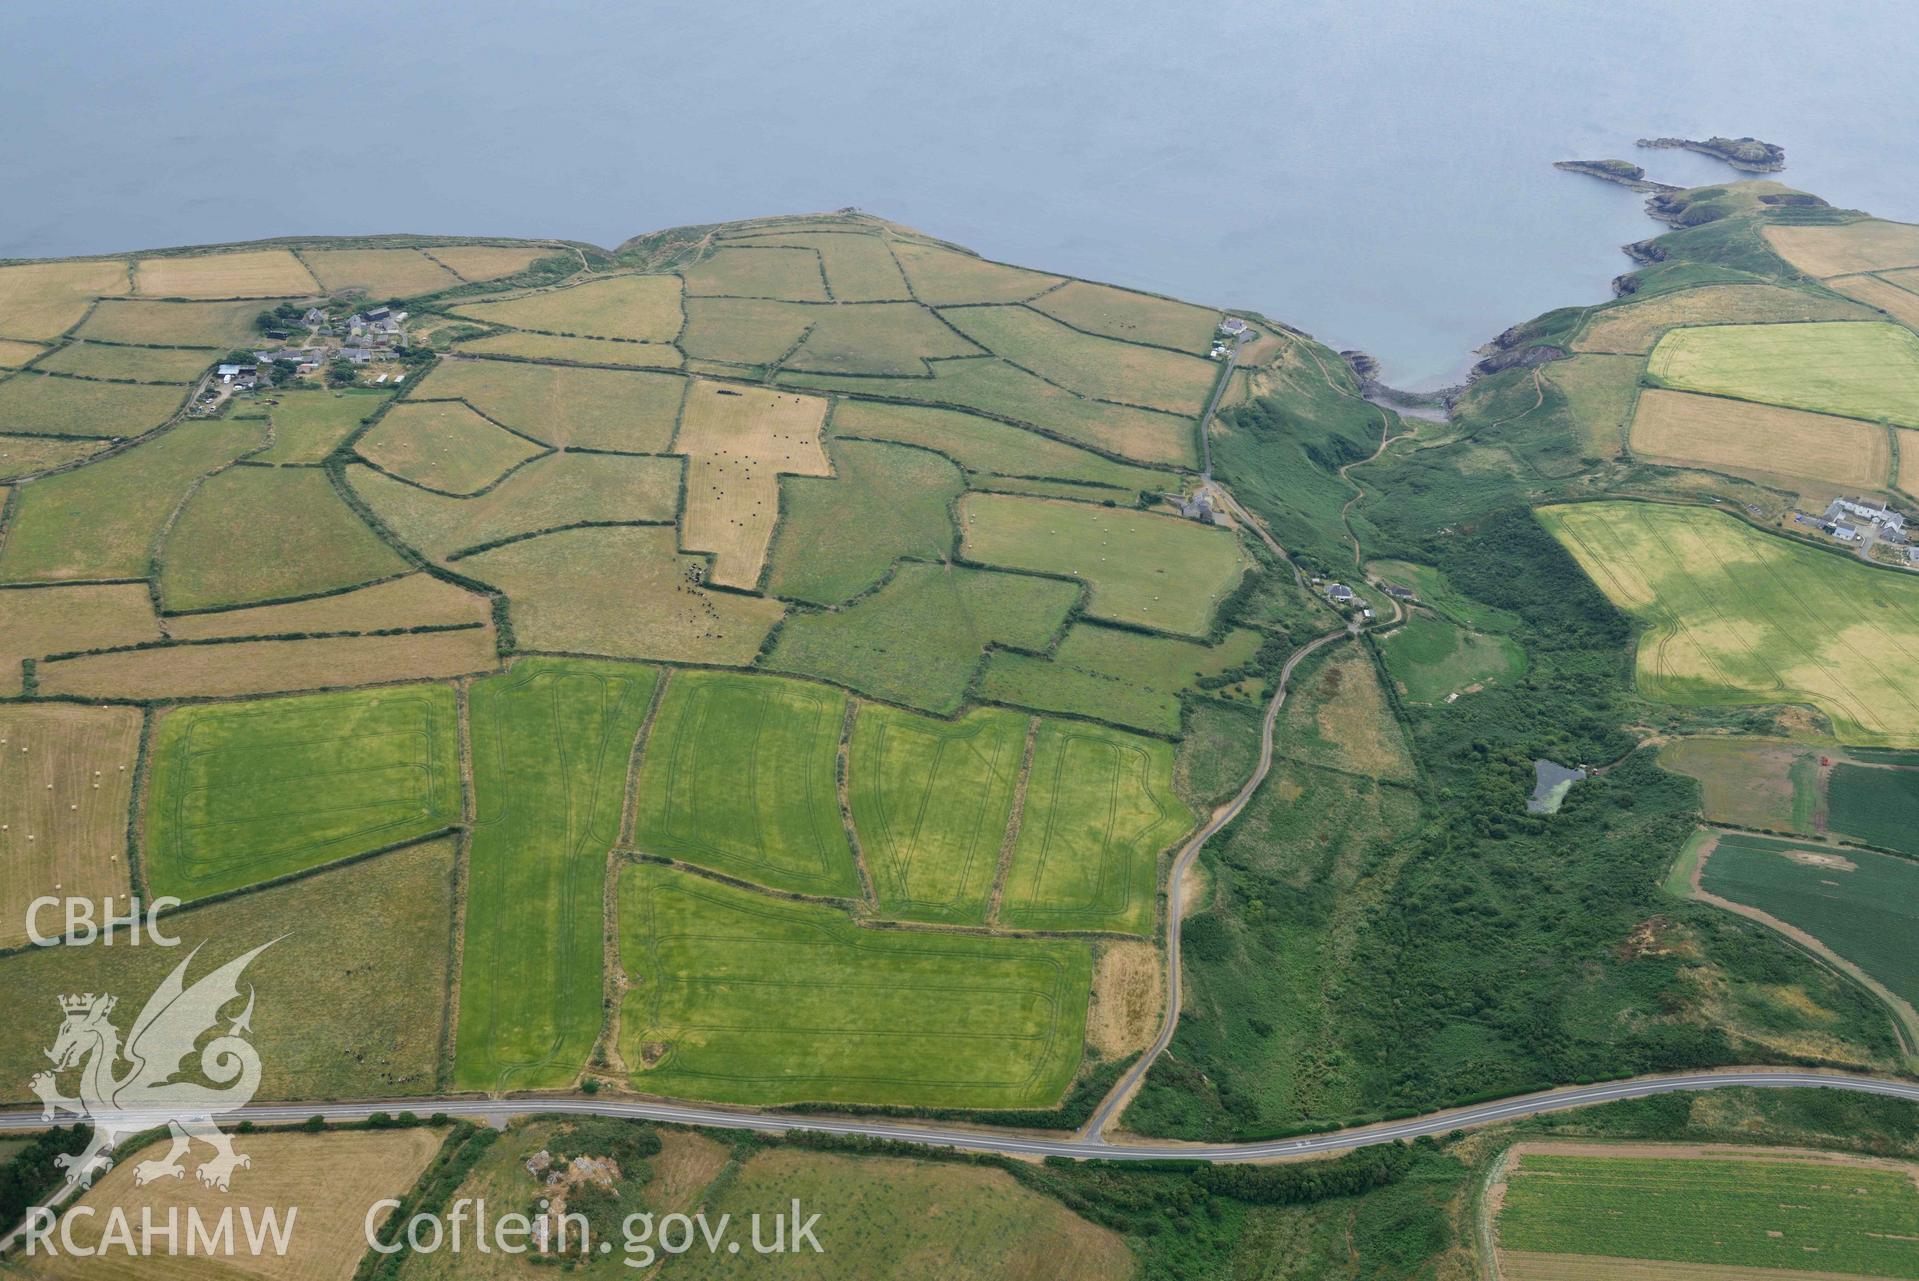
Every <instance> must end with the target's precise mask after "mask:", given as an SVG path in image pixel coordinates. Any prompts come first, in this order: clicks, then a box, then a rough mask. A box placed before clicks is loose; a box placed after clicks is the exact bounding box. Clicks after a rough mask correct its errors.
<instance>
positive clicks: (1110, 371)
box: [940, 307, 1219, 415]
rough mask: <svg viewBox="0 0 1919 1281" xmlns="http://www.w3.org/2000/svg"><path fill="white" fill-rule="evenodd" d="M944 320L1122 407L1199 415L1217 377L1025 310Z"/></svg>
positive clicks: (951, 315)
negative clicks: (1140, 407) (1128, 406)
mask: <svg viewBox="0 0 1919 1281" xmlns="http://www.w3.org/2000/svg"><path fill="white" fill-rule="evenodd" d="M940 315H941V316H943V317H945V318H946V320H947V321H949V322H950V323H951V324H952V325H953V326H954V327H955V328H957V329H958V330H959V331H960V332H961V333H963V334H965V335H966V336H967V337H968V338H971V339H972V340H973V341H974V342H976V343H978V344H979V345H980V346H982V347H984V348H986V349H987V350H988V351H991V352H993V353H994V354H995V355H998V356H1000V357H1003V358H1004V359H1006V360H1009V361H1011V362H1012V363H1014V364H1015V365H1018V366H1020V367H1021V368H1024V369H1030V370H1032V371H1033V372H1034V373H1036V374H1038V375H1039V376H1040V377H1042V378H1045V379H1047V380H1048V381H1049V382H1054V383H1057V384H1059V385H1060V386H1062V387H1064V388H1066V389H1067V390H1069V391H1073V392H1077V393H1078V394H1079V395H1082V396H1092V397H1095V398H1097V399H1099V400H1108V401H1113V402H1115V403H1117V404H1122V405H1143V406H1145V407H1146V408H1148V409H1160V410H1164V411H1165V412H1167V413H1169V414H1194V415H1197V414H1198V413H1199V411H1200V410H1201V409H1203V408H1204V407H1205V403H1206V397H1207V394H1208V393H1209V392H1211V391H1212V389H1213V382H1214V379H1215V377H1216V376H1217V375H1218V372H1219V370H1218V366H1216V365H1215V364H1214V363H1213V362H1212V361H1210V360H1207V359H1205V358H1204V357H1203V356H1182V355H1179V354H1177V353H1174V352H1170V351H1160V350H1158V349H1157V348H1153V347H1141V346H1138V345H1137V344H1134V343H1122V342H1115V341H1113V340H1112V339H1110V338H1095V337H1091V336H1089V335H1086V334H1082V333H1080V332H1079V331H1077V330H1074V329H1069V328H1067V327H1066V326H1065V325H1062V324H1060V323H1059V322H1058V321H1056V320H1053V319H1051V318H1049V317H1046V316H1042V315H1040V314H1039V313H1038V312H1036V311H1031V310H1028V309H1027V308H1025V307H948V308H946V309H945V310H943V311H942V312H940Z"/></svg>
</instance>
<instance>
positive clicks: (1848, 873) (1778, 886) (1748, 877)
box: [1700, 833, 1919, 1004]
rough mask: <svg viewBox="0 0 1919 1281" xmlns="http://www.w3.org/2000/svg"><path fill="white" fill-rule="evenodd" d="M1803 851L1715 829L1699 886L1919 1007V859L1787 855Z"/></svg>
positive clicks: (1826, 851)
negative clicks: (1799, 935)
mask: <svg viewBox="0 0 1919 1281" xmlns="http://www.w3.org/2000/svg"><path fill="white" fill-rule="evenodd" d="M1804 848H1805V847H1804V846H1803V845H1795V844H1793V843H1792V842H1790V841H1780V840H1769V839H1767V838H1766V837H1763V836H1747V835H1744V834H1743V833H1739V834H1735V833H1725V834H1722V835H1721V836H1720V838H1719V845H1718V848H1717V849H1715V850H1714V851H1713V854H1712V857H1711V858H1710V859H1708V860H1707V862H1706V871H1705V875H1704V876H1703V877H1702V878H1701V880H1700V888H1702V889H1704V890H1705V891H1706V892H1707V893H1709V894H1717V895H1718V896H1719V897H1721V898H1723V899H1729V900H1731V901H1732V902H1734V903H1744V904H1746V905H1747V906H1749V907H1756V908H1758V909H1759V910H1760V911H1762V912H1765V913H1767V914H1768V915H1771V916H1774V917H1777V918H1778V919H1779V920H1782V921H1784V922H1785V923H1786V924H1788V925H1792V926H1796V927H1798V928H1799V929H1802V930H1804V931H1806V933H1808V934H1810V935H1812V936H1813V937H1814V938H1816V939H1818V940H1819V941H1820V942H1821V943H1824V944H1825V945H1826V946H1827V947H1829V948H1831V949H1832V950H1833V951H1834V952H1837V953H1838V954H1839V955H1840V956H1842V957H1844V958H1845V959H1847V960H1848V961H1851V962H1852V963H1853V964H1855V965H1857V966H1858V967H1859V968H1860V969H1862V970H1864V971H1865V972H1866V973H1867V974H1870V975H1871V976H1872V977H1873V978H1875V979H1877V980H1879V981H1880V982H1881V983H1883V984H1885V985H1886V987H1887V988H1888V989H1890V990H1891V991H1892V993H1893V994H1894V995H1895V996H1898V997H1900V998H1902V999H1903V1000H1905V1001H1907V1002H1908V1003H1911V1004H1919V863H1915V862H1913V861H1912V860H1910V859H1903V858H1895V857H1894V856H1892V855H1890V854H1872V853H1868V852H1867V851H1865V850H1851V849H1847V850H1841V849H1836V848H1832V847H1829V846H1820V847H1817V848H1816V849H1815V850H1814V851H1813V852H1814V853H1817V854H1820V855H1828V856H1831V859H1836V860H1839V861H1836V862H1835V861H1830V860H1829V859H1824V858H1822V859H1821V860H1820V861H1817V862H1815V861H1813V860H1810V859H1806V858H1793V857H1791V855H1792V853H1793V852H1794V851H1799V850H1803V849H1804ZM1848 863H1849V864H1851V865H1852V866H1851V867H1846V866H1845V864H1848Z"/></svg>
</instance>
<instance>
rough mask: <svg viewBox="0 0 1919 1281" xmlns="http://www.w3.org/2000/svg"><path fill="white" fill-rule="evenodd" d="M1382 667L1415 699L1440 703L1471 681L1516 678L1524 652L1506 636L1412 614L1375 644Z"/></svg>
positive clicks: (1482, 682)
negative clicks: (1383, 665)
mask: <svg viewBox="0 0 1919 1281" xmlns="http://www.w3.org/2000/svg"><path fill="white" fill-rule="evenodd" d="M1379 648H1380V652H1381V653H1383V654H1384V655H1385V656H1386V670H1387V671H1389V672H1391V673H1392V675H1393V679H1394V680H1396V681H1398V682H1399V683H1400V685H1401V686H1403V687H1404V688H1405V691H1406V697H1407V698H1408V699H1410V700H1412V701H1413V702H1415V703H1439V702H1443V701H1444V700H1445V698H1446V696H1447V695H1448V694H1458V693H1465V692H1467V691H1468V690H1470V689H1471V687H1473V686H1475V685H1487V684H1492V683H1495V682H1500V681H1510V680H1514V679H1517V678H1518V677H1519V676H1521V675H1522V674H1524V672H1525V670H1526V654H1525V651H1524V650H1522V649H1520V648H1519V646H1518V645H1516V644H1514V643H1513V642H1512V641H1511V640H1509V639H1507V638H1506V637H1504V636H1488V635H1484V634H1482V633H1480V632H1469V631H1466V630H1464V629H1463V628H1459V627H1455V626H1453V625H1452V624H1451V623H1448V622H1445V621H1443V620H1441V619H1437V618H1431V617H1428V616H1426V615H1424V614H1416V615H1414V616H1413V617H1412V618H1411V619H1410V620H1408V621H1407V623H1406V625H1405V626H1403V627H1401V628H1399V629H1398V630H1396V631H1394V632H1393V633H1392V634H1391V635H1390V636H1387V637H1386V638H1385V639H1384V640H1382V641H1380V643H1379Z"/></svg>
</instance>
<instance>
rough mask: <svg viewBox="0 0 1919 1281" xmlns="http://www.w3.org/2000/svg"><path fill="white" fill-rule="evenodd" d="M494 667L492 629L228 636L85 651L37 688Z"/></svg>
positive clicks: (146, 690)
mask: <svg viewBox="0 0 1919 1281" xmlns="http://www.w3.org/2000/svg"><path fill="white" fill-rule="evenodd" d="M498 665H499V655H498V652H497V648H496V646H495V644H494V640H493V628H492V626H491V625H490V624H489V625H488V626H486V627H474V628H469V629H467V630H464V631H457V632H425V633H422V634H419V635H411V636H345V637H337V638H329V639H325V640H265V641H230V642H223V643H220V644H208V645H172V646H167V647H164V648H160V649H142V650H125V651H121V652H119V653H112V654H87V655H84V656H82V657H79V658H67V659H62V660H60V661H59V662H57V663H41V664H40V666H39V676H40V692H41V693H42V694H77V695H79V696H81V697H83V698H134V699H161V698H219V697H223V696H231V695H235V694H280V693H292V692H293V691H296V690H310V689H330V688H335V687H344V686H348V685H374V684H380V683H383V682H386V681H406V680H437V679H439V678H441V677H445V676H464V675H467V674H469V673H473V672H487V671H492V670H493V669H494V668H495V667H497V666H498Z"/></svg>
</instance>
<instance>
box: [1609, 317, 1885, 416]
mask: <svg viewBox="0 0 1919 1281" xmlns="http://www.w3.org/2000/svg"><path fill="white" fill-rule="evenodd" d="M1646 371H1647V374H1648V376H1649V377H1651V379H1652V380H1653V381H1654V382H1655V383H1657V384H1658V385H1659V386H1662V387H1677V388H1680V389H1681V390H1684V391H1703V392H1710V393H1712V394H1713V395H1717V396H1733V397H1736V398H1738V399H1740V400H1757V401H1763V402H1765V403H1766V404H1770V405H1788V406H1791V407H1792V408H1794V409H1811V410H1816V411H1817V412H1819V413H1825V414H1842V415H1845V416H1846V417H1849V418H1867V419H1872V420H1874V421H1884V422H1891V423H1898V424H1900V425H1901V426H1905V427H1919V334H1915V333H1913V331H1912V330H1910V329H1907V328H1905V327H1904V326H1902V325H1893V324H1884V323H1880V322H1877V321H1867V322H1860V323H1854V322H1848V321H1828V322H1826V323H1823V324H1821V323H1807V324H1781V325H1700V326H1695V327H1691V328H1685V329H1674V330H1672V331H1671V332H1669V333H1667V334H1666V336H1665V337H1663V338H1661V339H1660V340H1659V345H1658V346H1657V347H1655V348H1653V352H1652V357H1651V358H1650V360H1649V361H1648V362H1647V365H1646Z"/></svg>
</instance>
